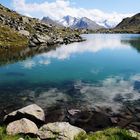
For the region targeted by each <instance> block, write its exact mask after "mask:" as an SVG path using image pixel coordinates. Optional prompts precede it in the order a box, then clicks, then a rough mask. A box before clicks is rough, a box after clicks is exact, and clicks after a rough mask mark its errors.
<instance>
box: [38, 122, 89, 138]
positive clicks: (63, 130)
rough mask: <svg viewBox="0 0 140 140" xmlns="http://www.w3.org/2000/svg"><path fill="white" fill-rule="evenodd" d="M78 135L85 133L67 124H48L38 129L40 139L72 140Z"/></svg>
mask: <svg viewBox="0 0 140 140" xmlns="http://www.w3.org/2000/svg"><path fill="white" fill-rule="evenodd" d="M80 133H86V132H85V131H84V130H83V129H81V128H78V127H75V126H72V125H70V124H69V123H67V122H56V123H49V124H46V125H44V126H42V127H41V128H40V129H39V132H38V135H39V137H40V138H41V139H53V138H56V139H57V140H74V138H75V137H76V136H78V135H79V134H80Z"/></svg>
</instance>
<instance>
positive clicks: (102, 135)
mask: <svg viewBox="0 0 140 140" xmlns="http://www.w3.org/2000/svg"><path fill="white" fill-rule="evenodd" d="M138 137H139V136H138V135H137V136H136V137H134V136H132V133H130V132H129V131H128V130H125V129H120V128H109V129H105V130H103V131H98V132H95V133H90V134H87V135H85V134H80V135H79V136H78V137H77V138H75V140H139V138H138Z"/></svg>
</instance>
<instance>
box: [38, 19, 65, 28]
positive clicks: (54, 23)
mask: <svg viewBox="0 0 140 140" xmlns="http://www.w3.org/2000/svg"><path fill="white" fill-rule="evenodd" d="M41 21H42V22H44V23H47V24H51V25H53V26H57V27H63V25H62V24H59V23H58V22H57V21H55V20H52V19H51V18H49V17H43V18H42V20H41Z"/></svg>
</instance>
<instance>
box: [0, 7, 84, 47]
mask: <svg viewBox="0 0 140 140" xmlns="http://www.w3.org/2000/svg"><path fill="white" fill-rule="evenodd" d="M5 29H6V30H7V33H6V34H5V33H4V32H2V30H5ZM0 31H1V35H0V46H1V48H2V47H7V48H9V47H17V45H18V46H19V45H20V47H23V46H27V45H29V46H30V47H36V46H40V45H43V44H44V45H46V46H47V45H48V46H49V45H53V44H59V43H60V44H63V43H65V44H68V43H71V42H77V41H82V38H81V37H80V36H79V32H78V31H75V30H71V29H68V28H58V27H55V26H52V25H50V24H45V23H42V22H41V21H40V20H38V19H34V18H29V17H26V16H22V15H20V14H18V13H16V12H15V11H12V10H10V9H8V8H6V7H4V6H2V5H0ZM11 33H12V34H11ZM12 36H15V38H11V37H12ZM19 38H21V39H20V40H23V43H22V42H20V40H19ZM7 41H9V43H7Z"/></svg>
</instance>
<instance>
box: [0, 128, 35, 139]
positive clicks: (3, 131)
mask: <svg viewBox="0 0 140 140" xmlns="http://www.w3.org/2000/svg"><path fill="white" fill-rule="evenodd" d="M19 138H24V139H25V140H37V138H30V137H29V136H22V135H16V136H8V135H7V134H6V128H5V127H0V140H18V139H19Z"/></svg>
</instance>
